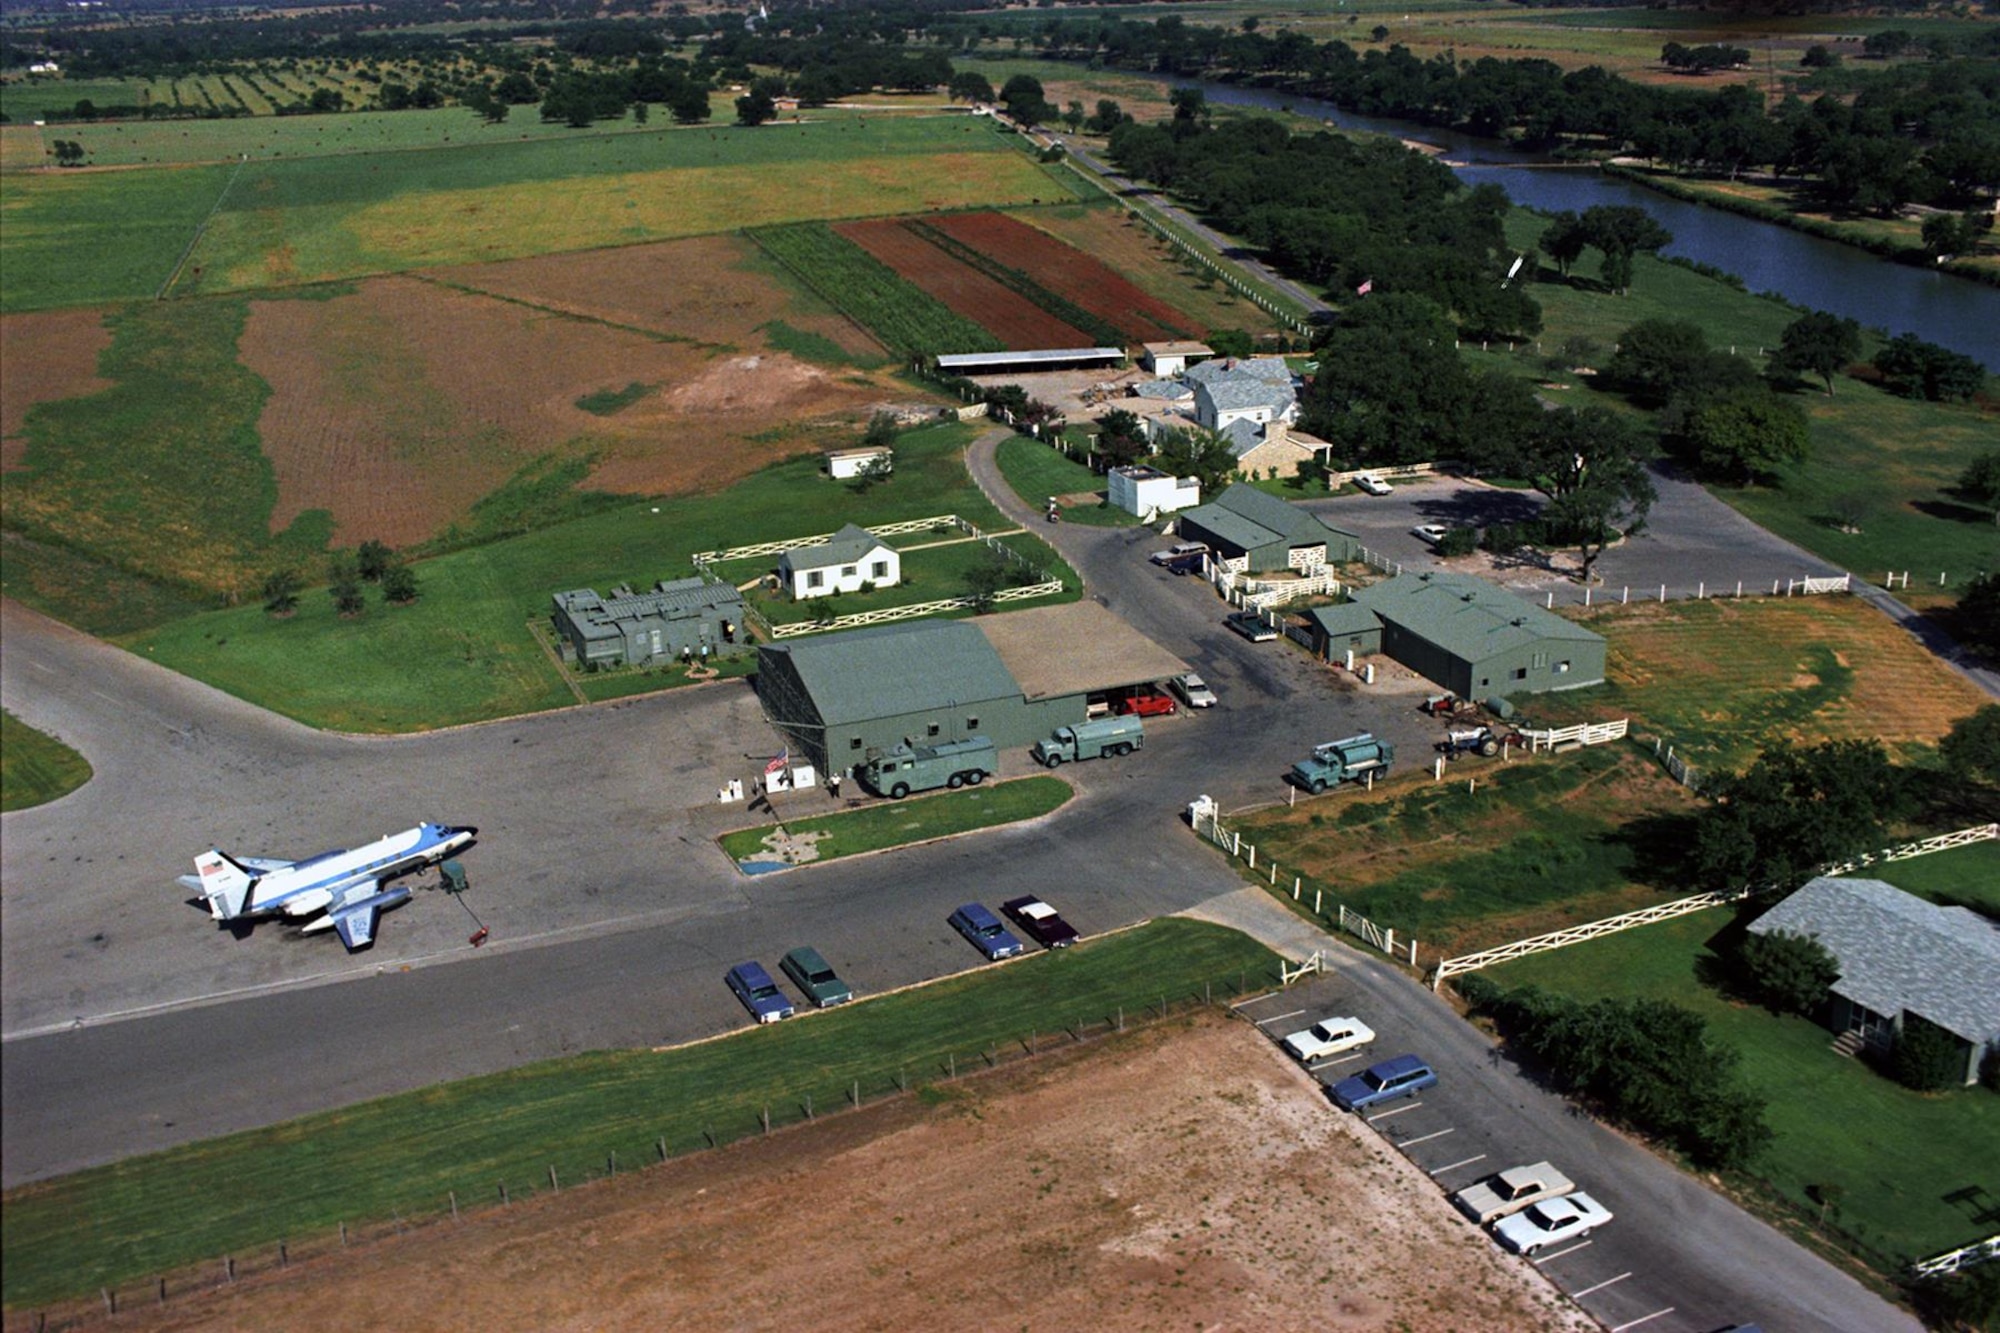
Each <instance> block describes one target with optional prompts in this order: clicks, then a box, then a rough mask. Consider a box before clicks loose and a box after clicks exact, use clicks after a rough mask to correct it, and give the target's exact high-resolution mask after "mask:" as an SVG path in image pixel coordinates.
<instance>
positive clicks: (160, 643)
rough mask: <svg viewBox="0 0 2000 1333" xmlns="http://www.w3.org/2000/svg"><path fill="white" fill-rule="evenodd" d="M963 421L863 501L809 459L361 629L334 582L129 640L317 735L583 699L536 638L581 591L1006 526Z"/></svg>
mask: <svg viewBox="0 0 2000 1333" xmlns="http://www.w3.org/2000/svg"><path fill="white" fill-rule="evenodd" d="M972 433H973V432H972V428H971V427H969V426H964V425H959V424H957V423H951V424H947V425H942V426H932V427H926V428H923V429H920V430H914V431H907V432H905V433H904V434H903V435H901V436H899V437H898V439H897V442H896V450H897V453H896V473H895V476H894V478H893V479H892V480H890V481H888V482H885V483H882V484H880V485H878V486H875V487H873V488H872V489H870V490H869V491H868V492H867V493H866V494H865V495H862V496H857V495H855V494H854V492H853V491H851V490H850V489H849V488H847V487H845V486H840V485H836V484H834V483H831V482H829V481H827V480H826V479H825V478H824V477H822V476H821V475H820V474H819V460H818V459H817V458H816V457H810V456H808V457H803V458H797V459H792V460H790V461H787V462H784V463H780V464H777V465H775V466H773V467H770V468H767V469H765V470H764V471H762V472H759V473H756V474H754V475H752V476H750V477H748V478H746V479H744V480H743V481H741V482H739V483H737V484H736V485H734V486H732V487H730V488H729V489H727V490H725V491H721V492H719V493H715V494H710V495H693V496H681V497H676V498H672V499H662V500H660V501H658V502H657V503H650V502H645V501H641V502H638V503H635V504H630V505H623V506H620V507H618V508H615V509H607V510H605V511H603V512H601V513H597V514H593V515H590V516H588V517H584V518H579V519H575V520H572V521H570V522H568V523H561V524H557V525H555V526H553V527H550V528H545V529H542V530H540V531H536V532H531V533H527V534H524V535H522V536H518V537H512V538H508V539H506V540H502V541H497V542H493V543H490V544H487V545H483V546H478V547H474V548H471V549H469V550H464V551H458V552H454V553H453V554H450V555H445V556H440V557H437V558H436V559H432V560H425V561H422V562H420V563H419V564H418V565H417V566H416V570H417V577H418V580H419V583H420V587H421V591H422V595H421V597H420V598H419V600H418V601H417V602H416V603H415V604H414V605H412V606H408V607H387V606H384V605H382V603H381V602H380V599H379V598H377V597H375V596H374V595H373V594H372V593H371V595H370V597H369V605H368V610H367V612H366V613H365V614H364V615H362V616H360V617H359V618H357V619H354V620H343V619H341V618H340V617H339V616H338V615H336V614H335V612H334V608H333V603H332V600H331V598H329V596H328V595H327V592H326V590H325V589H324V588H312V589H309V590H307V591H306V592H305V593H304V594H303V595H302V597H301V600H300V603H299V609H298V611H297V613H296V614H295V615H293V616H291V617H290V618H288V619H278V618H275V617H273V616H271V615H269V614H268V613H266V612H265V611H264V610H263V609H262V607H261V606H256V605H247V606H239V607H235V608H232V609H229V610H223V611H212V612H207V613H204V614H201V615H195V616H189V617H187V618H185V619H181V620H177V621H174V622H172V623H170V624H167V625H163V626H160V627H158V628H155V629H150V630H146V631H144V632H141V633H137V634H132V635H127V636H125V637H124V638H122V639H120V640H118V642H120V643H122V644H123V645H124V646H126V647H128V648H130V649H132V650H133V651H134V652H138V653H142V654H144V655H145V656H147V657H149V658H151V659H152V660H154V661H157V662H159V663H161V664H163V665H165V666H169V667H171V668H173V669H174V670H176V671H180V672H182V673H184V674H186V675H190V676H193V677H195V678H196V679H197V680H202V681H206V682H207V683H209V684H211V685H214V686H216V687H217V688H219V689H222V690H226V691H228V692H229V693H231V694H234V695H237V696H239V697H240V698H244V699H247V700H249V701H251V702H252V703H256V704H260V705H262V706H264V707H266V708H271V709H275V710H276V711H278V712H281V713H285V714H287V715H289V716H291V717H295V718H298V719H299V720H300V721H303V722H306V723H309V724H311V725H313V726H318V727H329V728H333V729H336V730H342V731H365V732H402V731H419V730H424V729H427V728H431V727H437V726H445V725H449V724H452V723H458V722H473V721H481V720H485V719H489V718H495V717H505V716H508V715H511V714H514V713H521V712H531V711H534V710H537V709H544V708H551V707H556V706H559V705H562V704H565V703H572V702H574V696H572V695H571V694H570V693H569V691H568V690H567V689H566V688H565V687H564V686H563V684H562V680H561V678H560V676H559V675H558V674H557V672H556V668H555V664H554V663H553V662H552V661H550V660H549V658H548V656H547V654H546V653H545V652H544V651H543V649H542V648H541V647H540V646H538V645H537V644H536V642H535V640H534V637H533V636H532V635H531V634H530V633H529V631H528V622H529V621H531V620H546V619H547V617H548V615H549V610H550V605H551V604H550V600H549V599H550V597H551V596H552V595H553V594H554V593H556V592H558V591H560V590H562V589H566V588H586V587H589V588H597V589H599V590H603V589H607V588H610V587H612V586H614V585H616V584H620V583H630V584H633V585H634V586H639V585H642V584H650V583H652V582H653V581H655V580H658V579H670V578H684V577H686V576H687V575H688V574H690V573H691V572H692V566H691V564H690V562H689V559H688V557H689V556H690V555H691V554H692V553H693V552H695V551H703V550H715V549H720V548H726V547H729V546H736V545H742V544H745V543H749V542H755V541H775V540H781V539H784V538H788V537H802V536H810V535H813V534H817V533H824V532H832V531H834V530H836V529H838V528H839V527H840V525H841V524H843V523H847V522H857V523H861V524H864V525H865V524H867V523H869V522H871V521H874V522H890V521H894V520H896V519H905V518H922V517H927V516H929V515H933V514H943V513H958V514H961V515H963V516H965V517H966V518H968V519H970V520H971V521H972V522H974V523H976V524H978V525H980V526H981V527H985V528H995V527H1004V526H1005V523H1004V520H1002V519H1001V517H1000V515H999V512H998V511H997V510H995V509H993V508H992V506H991V505H990V504H988V503H987V502H986V500H985V499H984V498H983V497H982V496H981V495H980V494H979V493H978V490H977V488H975V487H974V486H973V485H972V483H971V480H970V479H969V477H968V476H967V474H966V471H965V468H964V465H963V463H962V462H961V461H960V453H961V451H962V450H963V448H964V445H965V443H966V441H967V440H968V439H969V438H970V437H971V435H972Z"/></svg>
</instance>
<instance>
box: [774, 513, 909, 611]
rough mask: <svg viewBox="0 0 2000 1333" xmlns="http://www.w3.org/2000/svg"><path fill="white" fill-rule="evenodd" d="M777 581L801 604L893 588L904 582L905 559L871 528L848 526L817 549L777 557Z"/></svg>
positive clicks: (805, 548)
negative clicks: (812, 598)
mask: <svg viewBox="0 0 2000 1333" xmlns="http://www.w3.org/2000/svg"><path fill="white" fill-rule="evenodd" d="M778 578H779V579H780V580H781V581H782V582H783V583H784V585H785V588H786V590H787V591H789V592H790V593H791V595H792V596H793V597H795V598H797V599H799V600H800V601H804V600H805V599H807V598H809V597H825V596H827V595H828V594H830V593H836V592H860V591H861V590H862V589H863V588H869V587H874V588H893V587H894V586H895V585H896V584H898V583H901V582H902V581H903V558H902V557H901V556H900V555H898V554H896V549H895V548H894V547H892V546H890V545H889V544H888V543H887V542H885V541H883V540H882V539H881V538H879V537H877V536H876V535H875V534H874V533H872V532H870V531H868V529H866V528H863V527H859V526H857V525H855V524H853V523H849V524H848V525H847V526H845V527H843V528H842V529H841V530H840V531H839V532H836V533H834V534H833V536H831V537H829V538H827V539H826V540H825V541H823V542H820V543H818V544H817V545H814V546H797V547H794V548H792V549H791V550H789V551H786V552H785V553H784V554H783V555H781V556H779V557H778Z"/></svg>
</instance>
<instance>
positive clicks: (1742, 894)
mask: <svg viewBox="0 0 2000 1333" xmlns="http://www.w3.org/2000/svg"><path fill="white" fill-rule="evenodd" d="M1993 838H2000V824H1976V825H1974V826H1973V827H1971V828H1964V829H1960V830H1958V831H1957V832H1956V833H1940V834H1939V835H1938V836H1936V837H1934V838H1924V839H1922V840H1921V841H1918V842H1908V843H1904V844H1903V845H1902V846H1900V847H1885V848H1883V849H1882V850H1881V851H1879V852H1866V853H1863V854H1862V855H1861V856H1858V857H1856V858H1854V859H1853V860H1852V861H1842V862H1839V863H1838V864H1835V865H1827V866H1822V867H1820V869H1819V871H1818V872H1817V873H1819V874H1822V875H1840V874H1846V873H1847V872H1848V871H1851V870H1859V869H1862V868H1863V867H1866V866H1871V865H1879V864H1881V863H1883V862H1886V861H1902V860H1906V859H1908V858H1909V857H1912V856H1923V855H1924V854H1926V853H1928V852H1942V851H1948V850H1950V849H1951V848H1953V847H1964V846H1966V845H1968V844H1970V843H1975V842H1986V841H1988V840H1990V839H1993ZM1763 891H1765V892H1768V891H1769V890H1768V889H1767V890H1763ZM1750 895H1751V890H1749V889H1732V890H1726V891H1722V892H1717V893H1697V894H1695V895H1694V896H1693V897H1690V898H1676V899H1675V900H1674V901H1672V902H1670V903H1660V904H1658V905H1657V906H1654V907H1642V908H1640V909H1639V910H1638V911H1636V912H1625V913H1621V914H1620V915H1618V916H1607V917H1605V918H1603V919H1602V920H1599V921H1588V922H1585V923H1584V924H1583V925H1580V926H1571V927H1569V928H1568V929H1566V930H1555V931H1550V932H1549V933H1548V934H1546V935H1536V936H1533V937H1532V938H1529V939H1525V940H1516V941H1514V943H1512V944H1503V945H1501V946H1500V947H1498V948H1496V949H1485V950H1482V951H1480V952H1479V953H1469V954H1464V955H1462V956H1460V957H1457V958H1446V959H1442V960H1440V961H1439V963H1438V965H1437V968H1436V970H1435V971H1433V972H1432V973H1431V978H1430V981H1431V989H1432V990H1436V989H1437V988H1438V986H1439V985H1440V984H1441V983H1442V982H1443V981H1444V980H1445V978H1447V977H1454V976H1457V975H1459V974H1460V973H1462V972H1477V971H1479V970H1480V969H1481V968H1485V967H1491V966H1493V965H1494V964H1495V963H1504V962H1508V961H1509V960H1511V959H1515V958H1525V957H1527V956H1528V955H1529V954H1532V953H1544V952H1546V951H1548V950H1550V949H1560V948H1562V947H1564V946H1565V945H1570V944H1581V943H1583V941H1585V940H1594V939H1597V938H1598V937H1599V936H1602V935H1615V934H1617V933H1618V932H1619V931H1621V930H1630V929H1631V928H1632V927H1633V926H1644V925H1650V924H1651V923H1653V922H1655V921H1671V920H1672V919H1673V918H1675V917H1677V916H1686V915H1687V914H1688V913H1690V912H1700V911H1705V910H1706V909H1708V908H1710V907H1722V906H1725V905H1727V904H1729V903H1733V902H1737V901H1739V900H1741V899H1744V898H1747V897H1749V896H1750Z"/></svg>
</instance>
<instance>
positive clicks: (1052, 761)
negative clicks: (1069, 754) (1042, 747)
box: [1042, 754, 1062, 768]
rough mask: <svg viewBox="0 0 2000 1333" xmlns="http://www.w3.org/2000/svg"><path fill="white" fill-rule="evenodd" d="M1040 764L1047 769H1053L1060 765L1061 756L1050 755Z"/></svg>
mask: <svg viewBox="0 0 2000 1333" xmlns="http://www.w3.org/2000/svg"><path fill="white" fill-rule="evenodd" d="M1042 763H1043V765H1044V766H1046V767H1048V768H1055V767H1057V766H1059V765H1060V764H1061V763H1062V756H1061V755H1059V754H1052V755H1050V756H1049V757H1048V758H1047V759H1044V760H1042Z"/></svg>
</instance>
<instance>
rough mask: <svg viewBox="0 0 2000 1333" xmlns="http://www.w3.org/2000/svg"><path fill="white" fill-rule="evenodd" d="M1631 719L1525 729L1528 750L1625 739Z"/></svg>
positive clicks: (1605, 743) (1597, 743) (1552, 748)
mask: <svg viewBox="0 0 2000 1333" xmlns="http://www.w3.org/2000/svg"><path fill="white" fill-rule="evenodd" d="M1630 722H1631V719H1630V718H1623V717H1621V718H1619V719H1618V720H1617V721H1616V722H1582V723H1579V724H1577V725H1576V726H1574V727H1552V728H1549V729H1547V730H1543V731H1523V732H1522V733H1521V734H1522V735H1523V736H1526V737H1527V738H1528V751H1529V753H1531V754H1532V753H1534V752H1535V751H1537V750H1560V749H1567V748H1569V747H1570V746H1574V745H1608V744H1610V743H1611V742H1612V741H1615V740H1623V739H1624V737H1625V733H1626V731H1627V730H1628V729H1629V726H1630Z"/></svg>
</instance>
